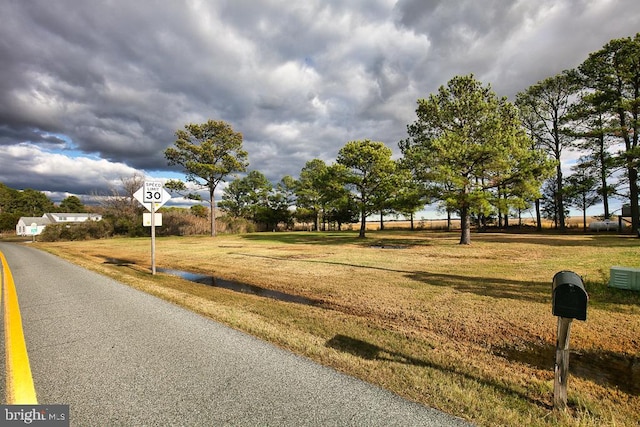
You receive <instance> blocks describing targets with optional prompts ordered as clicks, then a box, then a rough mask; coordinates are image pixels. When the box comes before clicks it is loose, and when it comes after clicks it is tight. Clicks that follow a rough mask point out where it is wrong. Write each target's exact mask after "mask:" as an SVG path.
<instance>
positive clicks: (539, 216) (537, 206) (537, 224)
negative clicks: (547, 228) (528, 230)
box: [536, 199, 542, 231]
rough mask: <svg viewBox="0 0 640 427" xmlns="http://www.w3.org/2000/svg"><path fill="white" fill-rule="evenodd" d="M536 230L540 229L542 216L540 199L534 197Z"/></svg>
mask: <svg viewBox="0 0 640 427" xmlns="http://www.w3.org/2000/svg"><path fill="white" fill-rule="evenodd" d="M536 230H537V231H542V216H541V215H540V199H536Z"/></svg>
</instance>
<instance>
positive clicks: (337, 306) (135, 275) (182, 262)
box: [35, 231, 640, 426]
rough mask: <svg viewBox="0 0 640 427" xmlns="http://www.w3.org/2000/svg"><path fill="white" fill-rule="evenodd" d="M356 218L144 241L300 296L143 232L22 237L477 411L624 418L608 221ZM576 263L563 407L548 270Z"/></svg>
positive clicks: (625, 386)
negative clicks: (535, 224)
mask: <svg viewBox="0 0 640 427" xmlns="http://www.w3.org/2000/svg"><path fill="white" fill-rule="evenodd" d="M458 240H459V235H458V234H457V233H444V232H429V231H420V232H414V233H411V232H408V231H384V232H381V231H377V232H376V231H372V232H369V233H368V238H366V239H358V238H357V233H355V232H335V233H307V232H298V233H294V232H291V233H254V234H246V235H222V236H218V237H216V238H210V237H171V238H162V239H160V238H159V239H158V240H157V245H156V252H157V255H156V259H157V265H158V267H162V268H170V269H177V270H185V271H190V272H197V273H203V274H207V275H212V276H216V277H219V278H223V279H226V280H233V281H237V282H241V283H246V284H251V285H255V286H259V287H263V288H268V289H272V290H277V291H280V292H283V293H287V294H293V295H298V296H303V297H306V298H308V299H310V300H313V301H315V302H316V304H315V305H306V304H299V303H292V302H283V301H277V300H273V299H269V298H264V297H260V296H256V295H251V294H246V293H238V292H234V291H231V290H228V289H222V288H217V287H212V286H206V285H200V284H196V283H192V282H188V281H186V280H183V279H179V278H176V277H174V276H169V275H166V274H157V275H156V276H152V275H151V274H150V272H149V266H150V239H148V238H145V239H110V240H99V241H86V242H64V243H36V244H35V245H37V247H39V248H43V249H46V250H48V251H51V252H53V253H56V254H58V255H60V256H62V257H64V258H67V259H70V260H72V261H73V262H75V263H78V264H81V265H83V266H85V267H88V268H91V269H94V270H96V271H98V272H100V273H103V274H106V275H109V276H111V277H114V278H116V279H117V280H120V281H122V282H125V283H128V284H130V285H132V286H134V287H137V288H139V289H142V290H144V291H146V292H149V293H152V294H155V295H158V296H160V297H162V298H165V299H167V300H169V301H172V302H174V303H176V304H180V305H183V306H185V307H188V308H190V309H192V310H194V311H196V312H198V313H201V314H202V315H205V316H208V317H211V318H213V319H216V320H218V321H221V322H224V323H226V324H228V325H231V326H232V327H234V328H237V329H240V330H243V331H246V332H248V333H250V334H253V335H255V336H258V337H260V338H262V339H264V340H267V341H271V342H273V343H275V344H276V345H279V346H281V347H283V348H287V349H289V350H291V351H293V352H296V353H298V354H301V355H304V356H307V357H309V358H311V359H314V360H316V361H318V362H320V363H322V364H325V365H328V366H332V367H334V368H335V369H338V370H340V371H343V372H346V373H348V374H351V375H354V376H356V377H360V378H362V379H364V380H366V381H368V382H371V383H374V384H378V385H380V386H382V387H384V388H387V389H389V390H392V391H394V392H395V393H398V394H399V395H402V396H404V397H406V398H408V399H411V400H415V401H418V402H422V403H424V404H426V405H429V406H432V407H436V408H438V409H441V410H444V411H446V412H449V413H451V414H455V415H458V416H461V417H463V418H466V419H468V420H471V421H473V422H475V423H477V424H478V425H487V426H495V425H505V426H522V425H532V426H556V425H560V426H603V425H610V426H635V425H638V423H640V409H639V408H640V292H631V291H624V290H618V289H612V288H608V287H607V282H608V278H609V268H610V267H611V266H613V265H622V266H630V267H640V241H639V240H638V239H634V238H631V237H630V236H618V235H595V236H588V235H563V236H561V235H554V234H499V233H486V234H483V233H479V234H473V236H472V241H473V243H472V245H470V246H460V245H458V244H457V243H458ZM560 270H572V271H574V272H576V273H578V274H579V275H580V276H582V277H583V279H584V281H585V285H586V288H587V291H588V292H589V297H590V300H589V309H588V317H587V321H586V322H580V321H574V322H573V325H572V330H571V341H570V343H571V350H572V353H571V359H570V373H571V376H570V378H569V387H568V396H569V409H568V410H567V411H554V410H553V408H552V401H553V363H554V355H555V340H556V337H555V335H556V324H557V318H555V317H554V316H553V315H552V314H551V279H552V277H553V275H554V274H555V273H556V272H557V271H560Z"/></svg>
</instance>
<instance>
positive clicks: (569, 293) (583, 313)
mask: <svg viewBox="0 0 640 427" xmlns="http://www.w3.org/2000/svg"><path fill="white" fill-rule="evenodd" d="M588 300H589V296H588V295H587V291H586V290H585V289H584V284H583V283H582V279H581V278H580V276H578V275H577V274H576V273H574V272H573V271H559V272H557V273H556V274H555V276H553V297H552V301H551V304H552V306H553V315H554V316H558V317H566V318H569V319H578V320H587V301H588Z"/></svg>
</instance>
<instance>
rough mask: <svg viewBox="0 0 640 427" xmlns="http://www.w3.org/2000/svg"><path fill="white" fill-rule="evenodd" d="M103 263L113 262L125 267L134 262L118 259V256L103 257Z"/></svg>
mask: <svg viewBox="0 0 640 427" xmlns="http://www.w3.org/2000/svg"><path fill="white" fill-rule="evenodd" d="M103 264H113V265H117V266H118V267H127V266H129V265H133V264H135V262H134V261H129V260H126V259H119V258H105V261H104V263H103Z"/></svg>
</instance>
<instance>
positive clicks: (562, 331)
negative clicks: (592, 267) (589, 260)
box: [551, 271, 589, 409]
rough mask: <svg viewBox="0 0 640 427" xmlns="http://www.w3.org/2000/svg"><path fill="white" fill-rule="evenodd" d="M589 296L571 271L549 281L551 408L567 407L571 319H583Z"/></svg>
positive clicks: (585, 316)
mask: <svg viewBox="0 0 640 427" xmlns="http://www.w3.org/2000/svg"><path fill="white" fill-rule="evenodd" d="M588 301H589V296H588V295H587V291H586V290H585V288H584V283H582V279H581V278H580V276H578V275H577V274H576V273H574V272H572V271H559V272H558V273H556V274H555V276H553V282H552V299H551V305H552V313H553V315H554V316H558V335H557V341H556V363H555V368H554V369H555V381H554V383H553V407H554V408H557V409H564V408H566V406H567V378H568V376H569V332H570V331H571V322H572V321H573V319H578V320H587V302H588Z"/></svg>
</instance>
